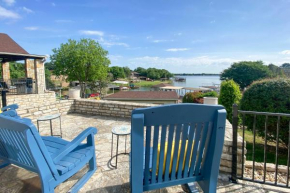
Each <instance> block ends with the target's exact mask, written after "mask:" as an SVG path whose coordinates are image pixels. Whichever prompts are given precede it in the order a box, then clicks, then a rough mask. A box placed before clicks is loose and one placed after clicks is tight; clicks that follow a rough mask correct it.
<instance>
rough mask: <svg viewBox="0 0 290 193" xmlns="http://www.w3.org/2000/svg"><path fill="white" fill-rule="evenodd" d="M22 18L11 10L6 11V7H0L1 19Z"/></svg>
mask: <svg viewBox="0 0 290 193" xmlns="http://www.w3.org/2000/svg"><path fill="white" fill-rule="evenodd" d="M19 18H20V16H19V15H18V14H17V13H15V12H13V11H10V10H7V9H5V8H4V7H1V6H0V19H19Z"/></svg>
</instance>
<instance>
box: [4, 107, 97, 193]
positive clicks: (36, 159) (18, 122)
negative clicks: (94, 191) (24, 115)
mask: <svg viewBox="0 0 290 193" xmlns="http://www.w3.org/2000/svg"><path fill="white" fill-rule="evenodd" d="M14 107H15V106H14ZM7 109H9V110H8V111H5V112H3V113H1V114H0V160H1V159H2V160H3V161H4V163H2V164H1V163H0V168H3V167H5V166H7V165H9V164H14V165H17V166H19V167H22V168H25V169H27V170H29V171H32V172H35V173H37V174H38V175H39V177H40V181H41V185H42V192H46V193H48V192H54V189H55V187H56V186H58V185H59V184H60V183H62V182H64V181H65V180H67V179H68V178H70V177H71V176H72V175H74V174H75V173H77V172H78V171H80V170H81V169H82V168H83V167H84V166H86V164H88V165H89V170H88V172H87V173H86V174H85V175H84V176H83V177H82V178H81V179H80V180H79V181H78V182H77V183H76V184H75V185H74V186H73V187H72V188H71V189H70V191H69V192H77V191H78V190H79V189H80V188H81V187H82V186H83V185H84V184H85V183H86V182H87V181H88V180H89V178H90V177H91V176H92V175H93V173H94V172H95V171H96V169H97V167H96V157H95V144H94V135H95V134H96V133H97V129H96V128H93V127H90V128H87V129H86V130H84V131H83V132H82V133H81V134H80V135H79V136H77V137H76V138H75V139H74V140H72V141H71V142H69V141H66V140H64V139H61V138H57V137H49V136H47V137H42V136H40V135H39V133H38V132H37V129H36V128H35V126H34V125H33V123H32V122H31V121H30V120H29V119H21V118H20V117H19V116H18V115H17V112H16V111H15V110H14V109H13V106H12V108H11V107H10V108H9V107H8V108H7ZM4 110H5V109H4ZM9 111H11V112H10V113H8V112H9ZM13 111H14V112H13ZM85 139H87V142H86V143H82V141H84V140H85Z"/></svg>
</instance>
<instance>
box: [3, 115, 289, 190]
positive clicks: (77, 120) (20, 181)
mask: <svg viewBox="0 0 290 193" xmlns="http://www.w3.org/2000/svg"><path fill="white" fill-rule="evenodd" d="M120 125H128V126H129V125H130V120H129V119H125V118H114V117H104V116H90V115H81V114H68V115H64V116H62V131H63V138H64V139H67V140H72V139H73V138H74V137H76V136H77V135H78V134H79V133H80V132H82V131H83V130H84V129H86V128H87V127H96V128H97V129H98V133H97V135H96V136H95V142H96V158H97V166H98V169H97V171H96V173H95V174H94V175H93V176H92V177H91V178H90V180H89V181H88V182H87V183H86V184H85V185H84V187H83V188H82V189H81V190H80V192H90V193H95V192H96V193H114V192H116V193H123V192H124V193H127V192H130V184H129V156H128V155H121V156H119V157H118V168H117V169H114V168H112V167H110V165H109V161H110V159H111V140H112V134H111V130H112V128H113V127H114V126H120ZM53 128H54V133H55V134H57V132H59V130H58V128H59V122H58V120H54V121H53ZM40 133H41V135H50V130H49V125H48V122H42V123H41V125H40ZM128 139H129V138H128ZM114 141H116V140H114ZM114 150H115V149H114ZM124 150H125V145H124V138H123V137H120V143H119V152H122V151H124ZM127 150H130V141H129V140H127ZM113 163H115V162H114V160H113ZM85 169H86V168H85ZM85 169H83V171H81V172H79V173H77V174H76V175H75V176H73V177H72V178H70V179H69V180H67V181H66V182H65V183H63V184H61V185H60V186H58V187H57V188H56V190H55V192H67V191H68V190H69V189H70V187H71V186H72V185H73V184H74V183H75V182H76V181H77V180H78V179H79V178H80V177H81V175H82V174H83V173H84V172H85ZM219 178H220V179H219V182H218V188H217V189H218V192H289V191H290V190H289V189H286V188H277V187H273V186H267V185H262V184H257V183H251V182H245V181H239V184H233V183H229V181H228V177H227V176H226V175H220V177H219ZM0 192H1V193H2V192H3V193H4V192H5V193H18V192H29V193H33V192H41V185H40V181H39V178H38V176H37V175H36V174H34V173H32V172H29V171H27V170H24V169H22V168H18V167H16V166H8V167H6V168H3V169H0ZM155 192H162V193H176V192H184V191H183V189H182V188H181V186H175V187H170V188H164V189H162V190H156V191H151V193H155Z"/></svg>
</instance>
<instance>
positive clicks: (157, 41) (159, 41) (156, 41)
mask: <svg viewBox="0 0 290 193" xmlns="http://www.w3.org/2000/svg"><path fill="white" fill-rule="evenodd" d="M168 41H172V40H153V41H152V42H153V43H161V42H168Z"/></svg>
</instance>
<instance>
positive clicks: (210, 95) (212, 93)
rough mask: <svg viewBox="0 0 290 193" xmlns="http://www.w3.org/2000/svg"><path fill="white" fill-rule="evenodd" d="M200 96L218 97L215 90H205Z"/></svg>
mask: <svg viewBox="0 0 290 193" xmlns="http://www.w3.org/2000/svg"><path fill="white" fill-rule="evenodd" d="M201 97H218V93H217V92H215V91H210V92H205V93H203V94H202V96H201Z"/></svg>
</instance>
